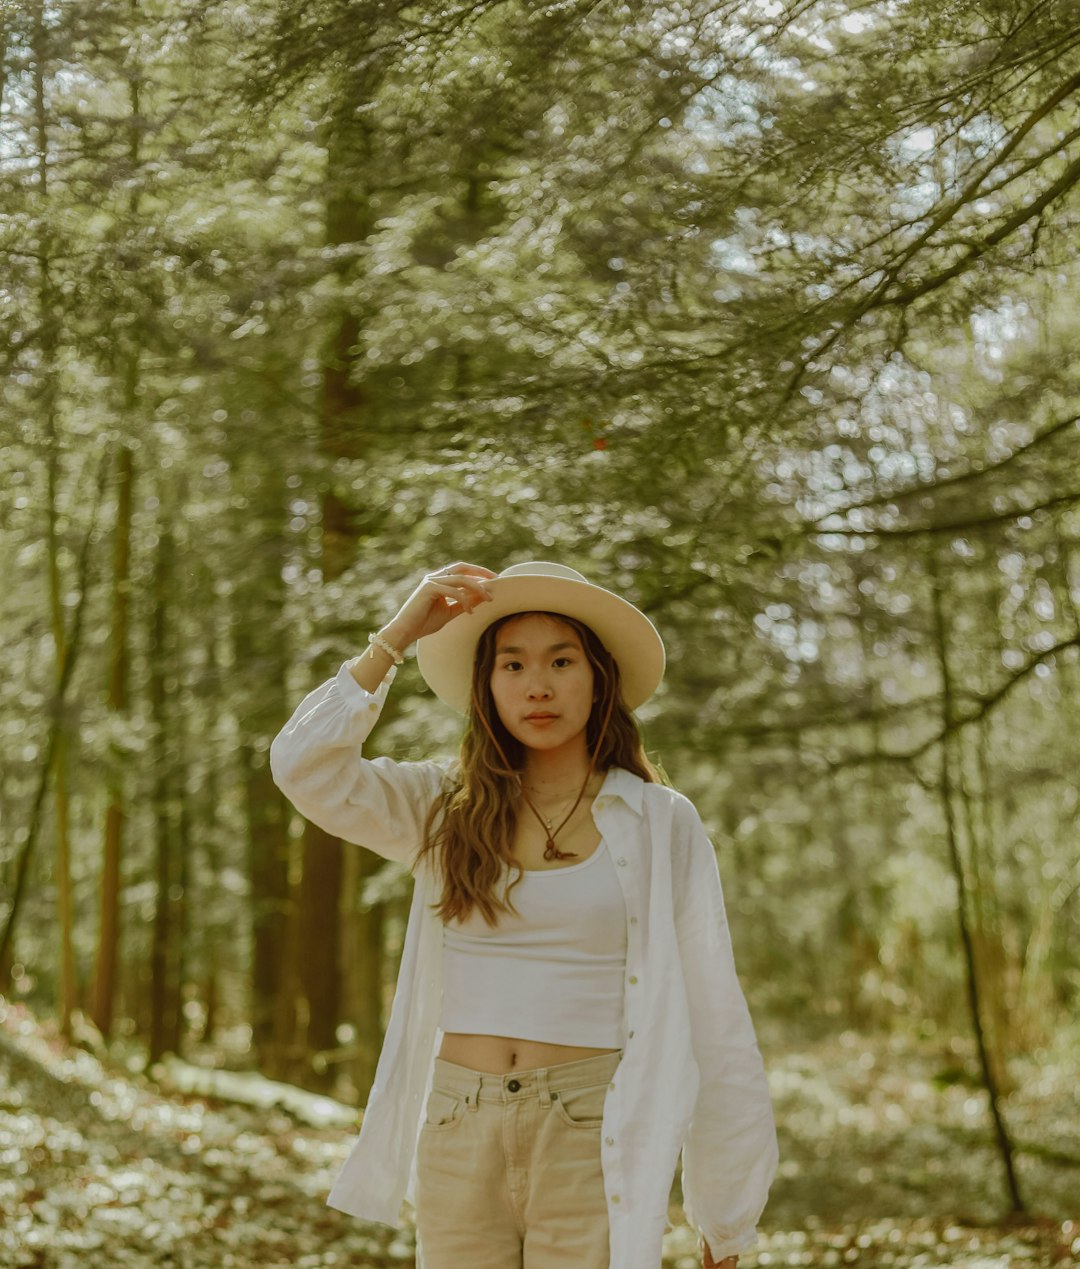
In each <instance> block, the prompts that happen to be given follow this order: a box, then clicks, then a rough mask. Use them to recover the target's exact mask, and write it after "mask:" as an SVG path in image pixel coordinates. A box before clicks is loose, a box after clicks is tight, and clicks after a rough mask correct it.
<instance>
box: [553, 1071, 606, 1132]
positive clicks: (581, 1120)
mask: <svg viewBox="0 0 1080 1269" xmlns="http://www.w3.org/2000/svg"><path fill="white" fill-rule="evenodd" d="M607 1091H608V1081H607V1080H604V1082H603V1083H602V1084H582V1085H580V1086H579V1087H578V1088H560V1089H557V1090H555V1091H553V1092H552V1094H551V1104H552V1105H553V1106H554V1107H555V1113H556V1114H557V1115H558V1116H559V1118H560V1119H561V1120H562V1121H563V1123H564V1124H569V1125H570V1127H571V1128H599V1127H600V1124H601V1122H602V1120H603V1118H604V1098H605V1097H606V1096H607Z"/></svg>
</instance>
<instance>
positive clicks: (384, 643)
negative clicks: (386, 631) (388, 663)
mask: <svg viewBox="0 0 1080 1269" xmlns="http://www.w3.org/2000/svg"><path fill="white" fill-rule="evenodd" d="M367 641H368V643H373V644H374V645H375V646H376V647H377V648H382V650H383V651H384V652H385V653H386V655H387V656H388V657H393V658H394V664H395V665H401V663H402V662H403V661H404V660H405V658H404V657H403V656H402V655H401V653H400V652H399V651H398V650H397V648H395V647H394V646H393V644H392V643H390V642H389V641H388V640H386V639H384V638H383V637H382V635H381V634H369V635H368V637H367Z"/></svg>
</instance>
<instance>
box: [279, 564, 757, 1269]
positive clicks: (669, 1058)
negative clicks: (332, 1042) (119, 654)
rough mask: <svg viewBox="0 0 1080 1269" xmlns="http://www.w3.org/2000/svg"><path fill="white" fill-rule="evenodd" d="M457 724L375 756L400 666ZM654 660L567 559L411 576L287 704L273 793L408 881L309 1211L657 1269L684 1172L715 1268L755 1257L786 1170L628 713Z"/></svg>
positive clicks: (743, 1028)
mask: <svg viewBox="0 0 1080 1269" xmlns="http://www.w3.org/2000/svg"><path fill="white" fill-rule="evenodd" d="M414 640H415V641H418V642H417V664H418V667H419V670H420V672H421V674H422V675H423V677H424V679H425V680H426V682H427V683H428V685H429V686H430V687H431V688H432V690H433V691H434V692H435V694H436V695H437V696H439V697H440V698H441V699H442V700H443V701H445V702H446V703H448V704H449V705H451V706H452V707H454V708H455V709H457V710H458V711H460V712H462V713H464V714H465V715H466V716H467V719H468V724H467V728H466V731H465V734H464V738H463V740H462V744H461V752H460V756H459V757H458V758H457V759H453V760H446V761H442V762H435V761H424V762H395V761H392V760H391V759H389V758H386V757H376V758H372V759H369V758H366V757H364V756H363V753H362V745H363V743H364V741H365V740H366V739H367V736H368V735H369V733H370V732H371V730H372V728H373V726H374V724H375V722H376V720H377V718H378V716H379V713H380V710H381V708H382V705H383V703H384V701H385V699H386V693H387V691H388V689H389V686H390V684H391V682H392V681H393V678H394V676H395V674H396V670H397V666H398V665H399V664H401V661H402V659H403V653H404V651H405V649H406V648H407V647H408V646H409V645H410V644H412V643H413V642H414ZM663 671H664V648H663V644H662V642H661V640H660V636H659V635H658V634H657V632H656V630H655V628H654V627H653V625H652V623H651V622H650V621H649V620H648V618H647V617H646V616H645V615H644V614H643V613H641V612H640V611H639V610H638V609H637V608H635V607H634V606H633V605H631V604H629V603H628V602H627V601H626V600H624V599H622V598H620V597H619V596H618V595H615V594H613V593H612V592H610V591H607V590H603V589H601V588H600V587H598V586H594V585H592V584H591V583H589V582H588V581H587V580H586V579H585V578H584V577H582V575H581V574H580V573H577V572H575V571H574V570H573V569H569V568H566V567H563V566H561V565H556V564H549V563H544V562H532V563H528V564H519V565H515V566H514V567H512V568H508V569H505V570H504V571H503V572H502V573H500V574H495V573H493V572H492V571H491V570H490V569H486V568H482V567H480V566H478V565H474V564H467V563H464V562H458V563H455V564H451V565H448V566H447V567H446V568H443V569H440V570H439V571H437V572H433V573H429V574H427V575H426V576H425V577H424V579H423V581H422V582H421V583H420V585H419V586H417V588H416V589H415V591H414V592H413V593H412V595H410V596H409V598H408V600H407V601H406V602H405V604H404V605H403V606H402V607H401V609H400V611H399V612H398V613H397V615H396V616H395V617H394V618H393V619H392V620H391V621H390V622H389V623H388V624H387V625H385V626H383V627H382V629H381V630H380V631H378V632H377V633H373V634H371V635H369V647H368V649H367V650H366V651H365V652H364V653H363V654H362V655H361V656H358V657H355V658H352V659H351V660H349V661H346V662H345V663H344V664H343V665H342V666H341V668H340V670H339V671H338V672H337V674H336V675H335V676H334V677H333V678H331V679H329V680H328V681H327V682H326V683H324V684H322V686H321V687H318V688H316V689H315V690H314V691H313V692H311V693H309V694H308V696H306V697H305V698H304V700H303V701H302V702H301V703H300V705H299V706H298V708H297V710H296V712H295V713H294V714H293V716H292V718H291V719H290V720H289V722H288V723H287V724H286V726H285V727H284V728H283V729H282V731H281V733H280V734H279V735H278V736H277V737H276V738H275V740H274V743H273V745H272V747H271V750H270V764H271V769H272V771H273V775H274V779H275V781H276V782H277V784H278V785H279V787H280V788H281V789H282V790H283V791H284V792H285V794H286V795H287V796H288V797H289V799H290V800H291V801H292V802H293V804H294V805H295V806H296V808H297V809H298V810H299V811H300V812H301V813H302V814H303V815H305V816H307V817H308V818H309V819H311V820H312V821H314V822H315V823H316V824H318V825H320V826H321V827H322V828H324V829H325V830H326V831H327V832H330V833H333V834H335V835H337V836H339V837H342V838H344V839H345V840H347V841H352V842H357V843H359V844H361V845H363V846H366V847H368V848H370V849H371V850H374V851H376V852H377V853H379V854H380V855H383V856H385V857H386V858H388V859H395V860H399V861H401V862H403V863H406V864H407V865H408V866H409V868H410V869H411V871H412V872H413V874H414V877H415V885H414V889H413V899H412V906H411V909H410V913H409V920H408V925H407V927H406V936H405V945H404V949H403V952H402V958H401V967H400V971H399V976H398V984H397V991H396V994H395V996H394V1003H393V1007H392V1009H391V1016H390V1022H389V1026H388V1028H387V1033H386V1038H385V1041H384V1044H383V1049H382V1053H381V1054H380V1057H379V1062H378V1068H377V1071H376V1075H375V1080H374V1083H373V1085H372V1088H371V1093H370V1096H369V1098H368V1105H367V1108H366V1109H365V1112H364V1117H363V1122H362V1125H361V1129H360V1134H359V1137H358V1139H357V1140H356V1142H355V1144H354V1145H353V1148H352V1151H351V1153H350V1155H349V1157H348V1159H347V1160H346V1162H345V1164H344V1166H343V1167H342V1169H341V1171H340V1173H339V1174H338V1176H337V1178H336V1180H335V1182H334V1185H333V1188H332V1190H331V1192H330V1195H329V1197H328V1199H327V1203H328V1205H329V1206H331V1207H335V1208H338V1209H339V1210H341V1211H345V1212H349V1213H351V1214H352V1215H355V1216H358V1217H361V1218H364V1219H368V1220H376V1221H382V1222H384V1223H387V1224H391V1225H395V1226H397V1227H400V1226H401V1224H402V1222H403V1217H402V1213H401V1204H402V1201H403V1200H405V1201H407V1202H408V1203H409V1204H411V1205H412V1207H413V1209H414V1213H415V1222H416V1232H417V1251H418V1263H419V1265H420V1266H421V1267H422V1269H461V1267H462V1266H465V1265H467V1266H469V1269H556V1267H557V1266H558V1267H560V1269H561V1266H565V1265H572V1266H574V1269H609V1266H610V1267H611V1269H658V1267H659V1265H660V1263H661V1249H662V1241H663V1236H664V1233H665V1232H666V1230H667V1229H668V1228H670V1225H669V1223H668V1220H667V1208H668V1195H669V1191H670V1188H671V1184H672V1181H673V1178H674V1174H675V1168H676V1166H677V1163H678V1158H679V1153H680V1151H681V1152H682V1163H683V1171H682V1188H683V1198H684V1207H685V1211H686V1216H687V1219H688V1221H689V1222H690V1223H691V1224H692V1225H693V1226H694V1227H695V1228H697V1229H698V1230H699V1231H700V1239H699V1246H700V1250H701V1254H702V1264H703V1266H704V1267H705V1269H713V1267H714V1266H719V1267H720V1269H734V1266H735V1264H736V1261H737V1259H738V1255H739V1253H741V1252H744V1251H747V1250H749V1249H751V1248H752V1247H753V1246H754V1245H755V1243H756V1225H757V1221H758V1218H759V1217H760V1215H761V1212H762V1210H763V1208H764V1206H765V1201H766V1198H767V1196H768V1191H769V1186H770V1184H771V1183H772V1180H773V1177H774V1175H775V1173H776V1167H777V1159H778V1154H777V1145H776V1133H775V1128H774V1123H773V1115H772V1106H771V1103H770V1100H769V1092H768V1086H767V1083H766V1079H765V1072H764V1068H763V1064H762V1061H761V1056H760V1053H759V1051H758V1047H757V1042H756V1038H755V1035H754V1029H753V1025H752V1022H751V1020H750V1015H749V1012H748V1010H747V1007H746V1002H745V999H744V997H743V994H742V991H741V989H740V986H739V982H738V979H737V977H736V973H735V965H734V961H733V958H732V951H731V942H730V938H729V935H728V929H727V922H726V917H725V912H724V903H723V897H722V893H721V888H720V878H719V873H718V870H717V865H716V856H715V853H714V851H713V848H712V846H711V844H710V842H709V839H708V837H707V836H706V833H705V830H704V827H703V826H702V823H701V820H700V818H699V817H698V814H697V812H696V810H695V809H694V807H693V805H692V804H691V803H690V802H689V801H688V800H687V799H686V798H685V797H683V796H682V795H681V794H679V793H677V792H675V791H674V790H673V789H671V788H670V787H668V786H667V785H665V784H663V783H661V782H660V781H659V779H658V777H657V773H656V771H655V770H654V768H653V767H652V766H651V765H650V763H649V761H648V759H647V758H646V756H645V753H644V749H643V747H642V744H641V739H640V736H639V733H638V730H637V725H636V723H635V720H634V718H633V715H632V714H631V710H633V709H635V708H637V707H638V706H639V705H641V704H642V703H643V702H644V701H645V700H647V699H648V698H649V696H651V695H652V693H653V692H654V691H655V690H656V688H657V687H658V686H659V683H660V680H661V678H662V676H663Z"/></svg>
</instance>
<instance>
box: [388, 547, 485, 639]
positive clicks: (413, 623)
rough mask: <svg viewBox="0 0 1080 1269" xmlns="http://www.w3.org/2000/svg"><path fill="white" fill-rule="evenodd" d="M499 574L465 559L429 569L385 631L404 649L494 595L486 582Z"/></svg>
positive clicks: (389, 637)
mask: <svg viewBox="0 0 1080 1269" xmlns="http://www.w3.org/2000/svg"><path fill="white" fill-rule="evenodd" d="M497 576H498V574H497V573H493V572H492V571H491V569H490V568H484V567H482V566H481V565H480V564H467V563H465V562H464V561H463V560H458V561H457V562H456V563H454V564H447V565H446V566H445V567H444V568H440V569H436V570H435V571H434V572H432V573H425V574H424V580H423V581H422V582H421V583H420V584H419V586H417V588H416V589H415V590H414V591H413V593H412V594H411V595H410V596H409V598H408V599H407V600H406V601H405V602H404V603H403V604H402V605H401V608H400V609H399V610H398V613H397V616H396V617H394V619H393V620H392V621H390V622H389V623H388V624H387V625H386V626H384V627H383V634H384V635H385V636H386V638H387V639H389V641H390V642H391V643H392V644H393V645H394V646H395V647H396V648H398V649H399V650H400V651H404V650H405V649H406V648H407V647H408V646H409V644H410V643H412V642H413V641H414V640H416V639H422V638H423V637H424V636H425V635H429V634H434V633H435V631H436V630H441V629H442V628H443V626H445V625H446V623H447V622H448V621H453V619H454V618H455V617H460V616H461V614H462V613H465V612H472V611H473V609H474V608H477V607H478V606H479V605H480V604H484V603H487V601H488V600H489V599H492V598H493V596H492V594H491V592H490V591H489V590H488V588H487V586H486V585H485V584H484V583H485V582H486V581H487V580H488V579H489V578H492V577H497Z"/></svg>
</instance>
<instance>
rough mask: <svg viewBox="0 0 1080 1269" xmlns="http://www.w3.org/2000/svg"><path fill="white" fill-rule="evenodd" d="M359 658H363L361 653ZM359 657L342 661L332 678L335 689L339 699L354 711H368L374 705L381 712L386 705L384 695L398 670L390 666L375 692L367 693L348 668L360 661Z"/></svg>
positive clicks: (394, 666)
mask: <svg viewBox="0 0 1080 1269" xmlns="http://www.w3.org/2000/svg"><path fill="white" fill-rule="evenodd" d="M360 656H363V653H361V654H360ZM360 656H355V657H350V658H349V659H348V661H342V663H341V667H340V668H339V670H338V672H337V674H336V675H335V676H334V681H335V682H336V683H337V689H338V691H339V692H340V693H341V699H342V700H343V701H345V702H346V703H347V704H349V705H351V706H352V707H353V708H354V709H365V708H367V709H370V708H371V706H372V705H374V706H375V708H376V709H378V710H381V709H382V707H383V705H385V704H386V694H387V692H389V690H390V684H391V683H393V681H394V679H395V678H396V677H397V671H398V668H397V666H396V665H392V666H390V668H389V669H388V670H387V671H386V674H385V676H384V678H383V681H382V682H381V683H380V684H379V686H378V687H377V688H376V689H375V691H374V692H369V691H368V690H367V689H366V688H363V687H361V686H360V684H359V683H357V681H356V680H355V679H354V678H353V676H352V673H351V672H350V670H349V666H351V665H355V664H356V662H357V661H359V660H360Z"/></svg>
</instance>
